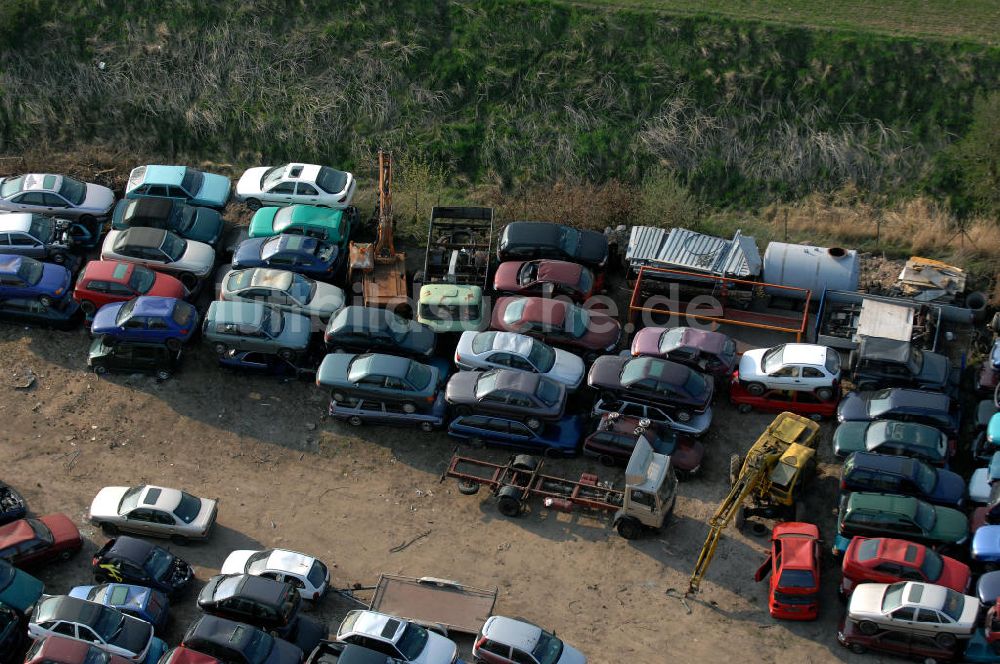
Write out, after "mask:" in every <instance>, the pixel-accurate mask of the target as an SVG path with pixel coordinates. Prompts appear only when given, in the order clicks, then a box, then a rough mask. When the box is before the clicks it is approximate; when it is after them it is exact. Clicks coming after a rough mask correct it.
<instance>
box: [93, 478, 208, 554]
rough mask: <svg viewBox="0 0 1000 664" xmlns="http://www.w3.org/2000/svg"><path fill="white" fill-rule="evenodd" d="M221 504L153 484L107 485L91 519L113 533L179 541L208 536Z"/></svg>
mask: <svg viewBox="0 0 1000 664" xmlns="http://www.w3.org/2000/svg"><path fill="white" fill-rule="evenodd" d="M217 514H218V504H217V503H216V501H214V500H210V499H208V498H198V497H197V496H192V495H191V494H190V493H188V492H187V491H180V490H178V489H169V488H167V487H162V486H153V485H151V484H141V485H139V486H133V487H127V486H106V487H104V488H103V489H101V490H100V491H99V492H98V493H97V495H96V496H95V497H94V500H93V501H92V502H91V503H90V513H89V514H88V516H87V518H89V519H90V522H91V523H93V524H94V525H95V526H98V527H99V528H101V529H102V530H104V532H105V533H107V534H108V535H110V536H114V535H117V534H118V533H119V532H132V533H138V534H140V535H151V536H154V537H169V538H171V539H173V540H175V541H177V542H179V543H183V542H186V541H187V540H192V539H205V538H207V537H208V534H209V532H210V531H211V530H212V526H213V525H215V517H216V515H217Z"/></svg>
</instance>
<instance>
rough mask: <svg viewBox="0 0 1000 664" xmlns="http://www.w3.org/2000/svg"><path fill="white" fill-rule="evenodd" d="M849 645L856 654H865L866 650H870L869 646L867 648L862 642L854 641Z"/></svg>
mask: <svg viewBox="0 0 1000 664" xmlns="http://www.w3.org/2000/svg"><path fill="white" fill-rule="evenodd" d="M848 647H849V648H850V649H851V652H853V653H854V654H855V655H864V654H865V653H866V652H868V648H865V647H864V646H863V645H861V644H860V643H852V644H851V645H850V646H848Z"/></svg>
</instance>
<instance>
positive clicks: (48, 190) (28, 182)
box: [0, 173, 115, 223]
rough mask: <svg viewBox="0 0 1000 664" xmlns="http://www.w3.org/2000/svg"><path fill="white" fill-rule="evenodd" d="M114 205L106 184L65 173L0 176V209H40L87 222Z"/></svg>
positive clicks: (43, 211) (12, 210) (99, 218)
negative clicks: (77, 178)
mask: <svg viewBox="0 0 1000 664" xmlns="http://www.w3.org/2000/svg"><path fill="white" fill-rule="evenodd" d="M114 204H115V194H114V192H113V191H111V190H110V189H108V188H107V187H102V186H101V185H99V184H89V183H85V182H80V181H79V180H74V179H73V178H71V177H69V176H66V175H54V174H52V173H29V174H28V175H19V176H17V177H13V178H3V179H0V210H8V211H11V212H41V213H42V214H52V215H57V216H59V217H63V218H64V219H78V220H80V221H82V222H86V223H89V222H93V221H97V220H102V219H106V218H107V217H108V215H110V214H111V208H112V207H114Z"/></svg>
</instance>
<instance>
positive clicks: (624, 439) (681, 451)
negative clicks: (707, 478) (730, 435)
mask: <svg viewBox="0 0 1000 664" xmlns="http://www.w3.org/2000/svg"><path fill="white" fill-rule="evenodd" d="M643 436H645V437H646V440H648V441H649V444H650V445H652V446H653V450H654V451H655V452H658V453H660V454H667V455H670V458H671V459H672V460H673V461H672V464H673V466H674V469H675V470H677V472H678V473H679V474H682V475H685V476H691V475H695V474H697V472H698V470H699V469H701V462H702V459H704V458H705V446H704V445H702V444H701V443H699V442H698V441H696V440H691V439H689V438H686V437H684V436H678V435H677V433H676V432H674V431H672V430H671V429H669V428H668V427H666V426H664V425H662V424H658V423H656V422H653V421H652V420H647V419H645V418H638V417H630V416H628V415H621V414H619V413H605V414H603V415H601V419H600V420H599V421H598V422H597V427H596V428H595V429H594V432H593V433H591V434H590V435H588V436H587V437H586V438H585V439H584V441H583V453H584V454H586V455H587V456H592V457H597V459H598V460H600V462H601V463H603V464H604V465H605V466H624V465H626V464H627V463H628V460H629V458H630V457H631V456H632V450H634V449H635V444H636V442H638V440H639V438H641V437H643Z"/></svg>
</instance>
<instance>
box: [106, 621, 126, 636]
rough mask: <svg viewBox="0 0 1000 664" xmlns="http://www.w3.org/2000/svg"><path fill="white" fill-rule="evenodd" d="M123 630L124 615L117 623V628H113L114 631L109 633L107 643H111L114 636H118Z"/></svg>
mask: <svg viewBox="0 0 1000 664" xmlns="http://www.w3.org/2000/svg"><path fill="white" fill-rule="evenodd" d="M123 629H125V615H124V614H122V619H121V620H120V621H118V626H117V627H115V631H113V632H111V635H110V636H108V641H112V640H113V639H114V638H115V637H116V636H118V635H119V634H121V631H122V630H123Z"/></svg>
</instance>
